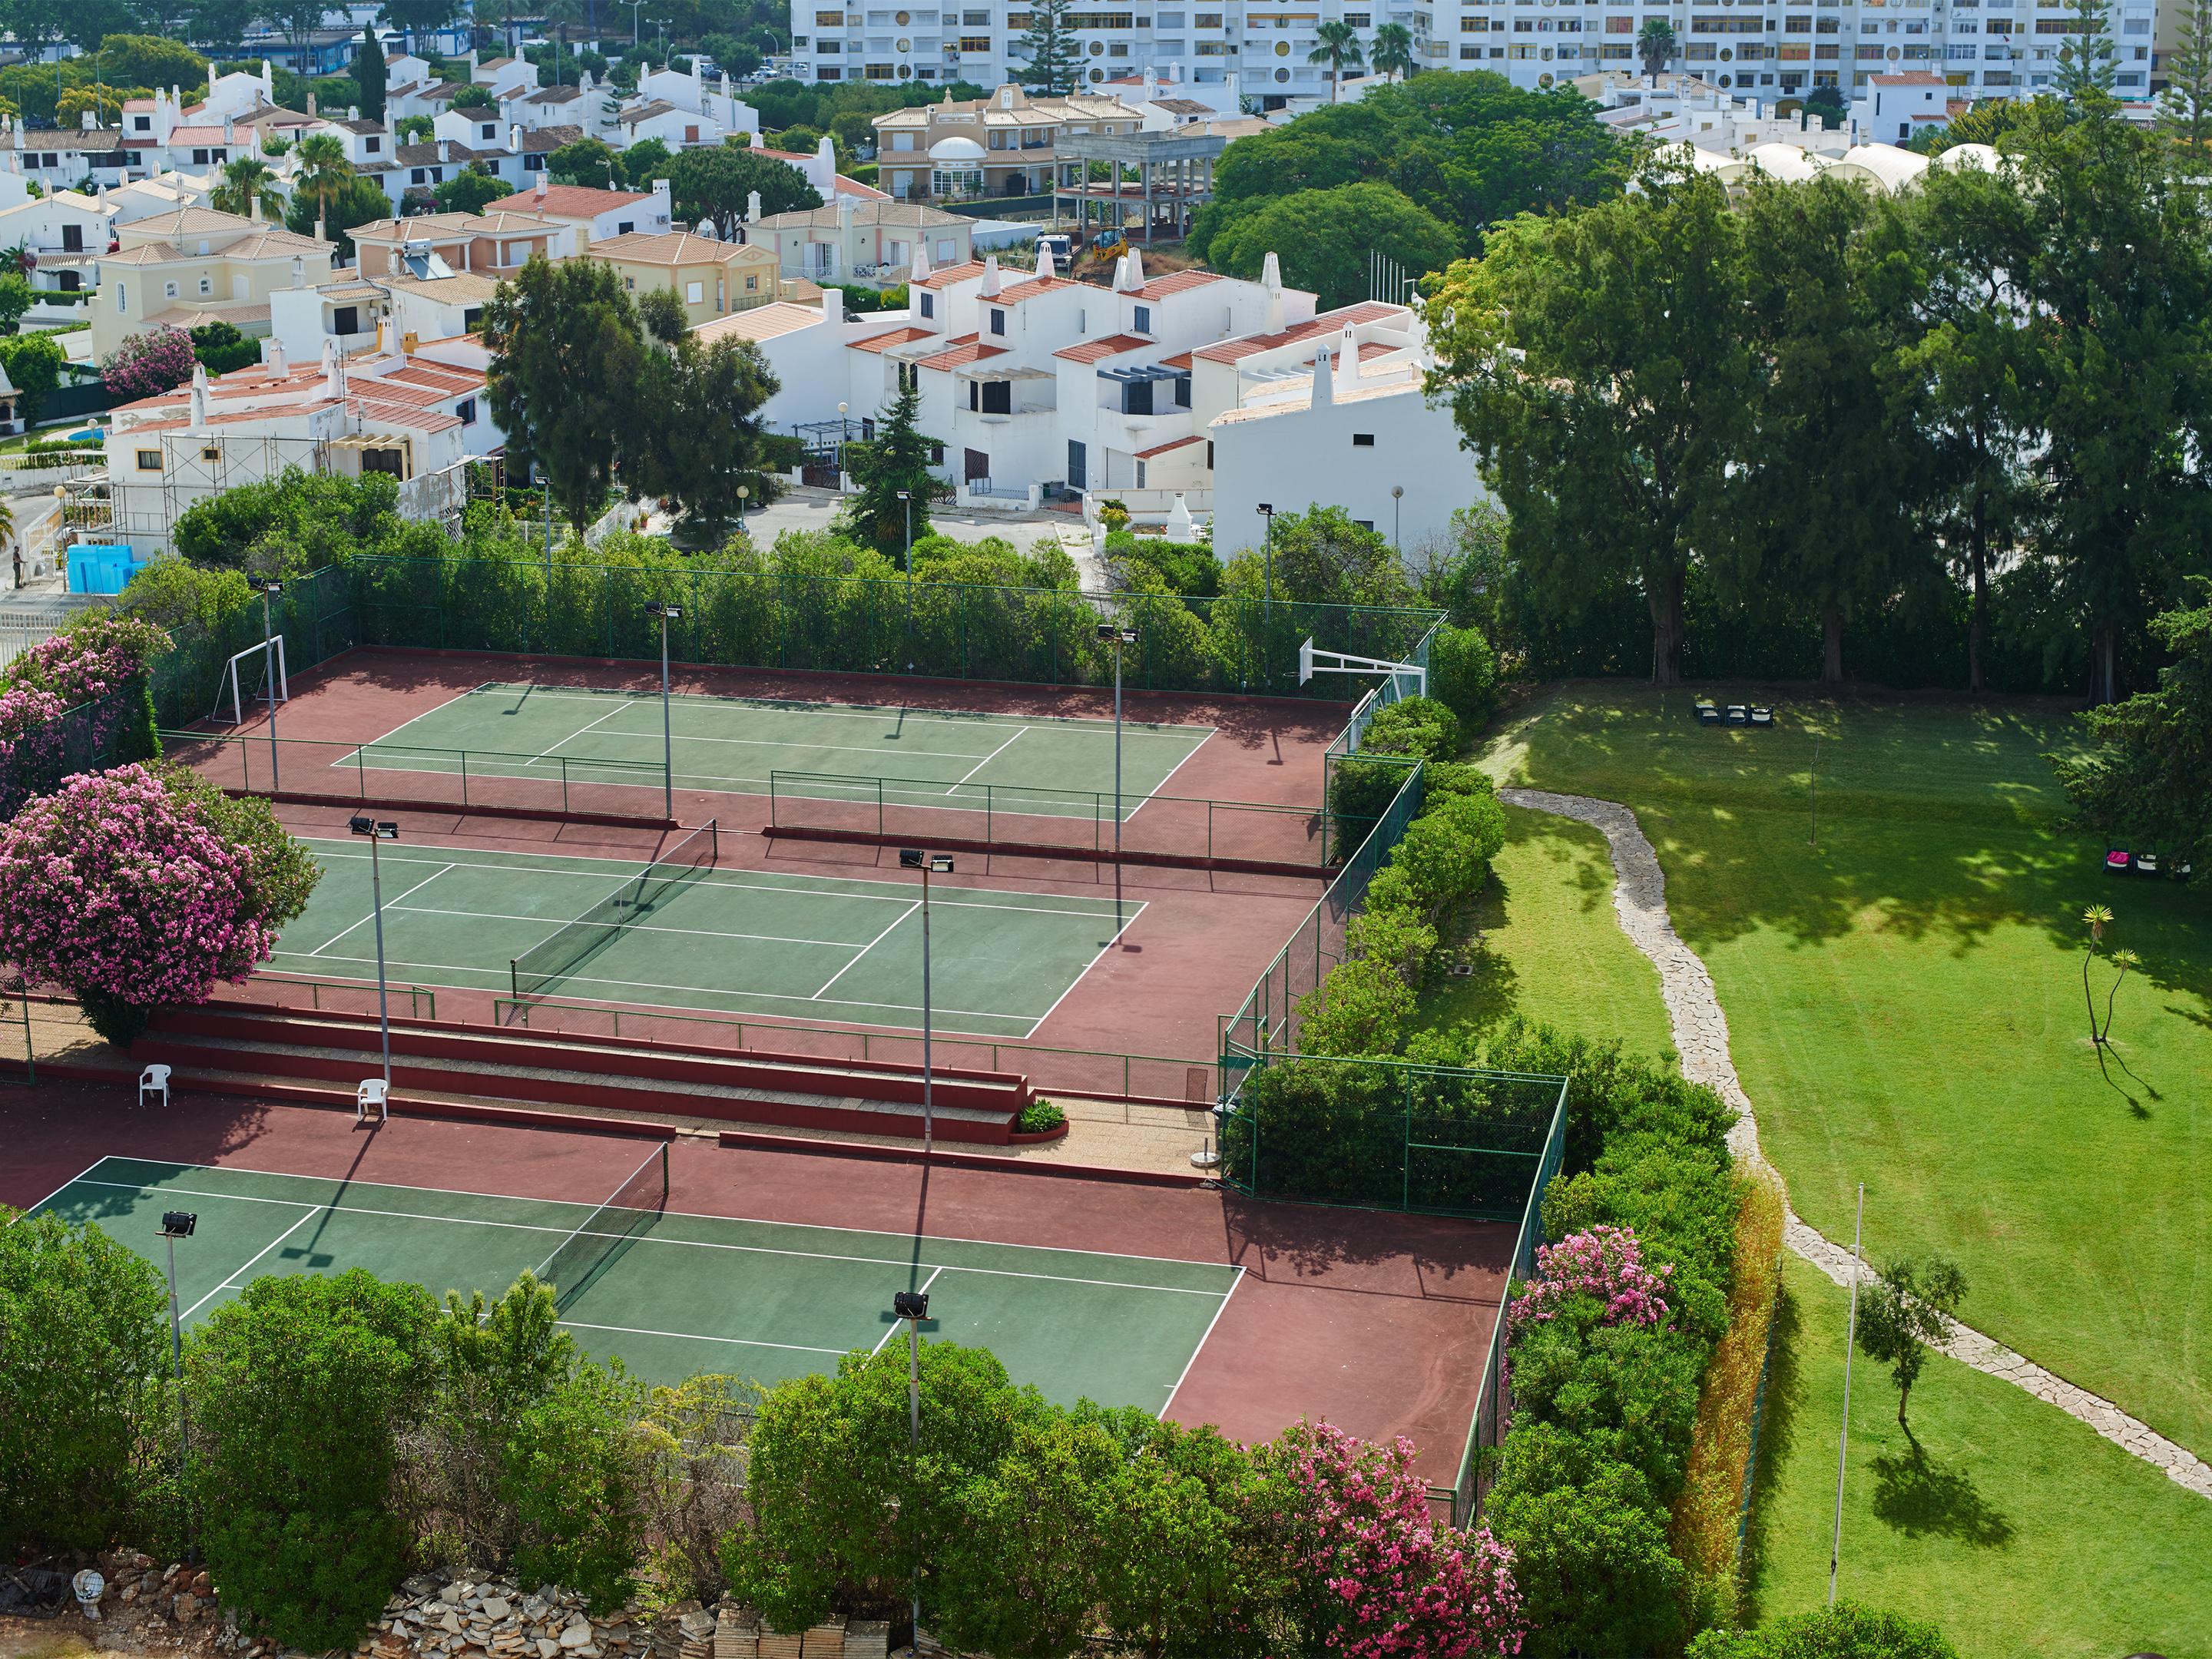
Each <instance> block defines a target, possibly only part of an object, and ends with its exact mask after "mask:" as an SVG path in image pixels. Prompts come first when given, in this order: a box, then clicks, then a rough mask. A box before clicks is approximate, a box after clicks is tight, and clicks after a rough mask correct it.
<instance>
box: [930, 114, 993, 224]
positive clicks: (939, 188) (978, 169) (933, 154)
mask: <svg viewBox="0 0 2212 1659" xmlns="http://www.w3.org/2000/svg"><path fill="white" fill-rule="evenodd" d="M945 95H946V96H947V97H950V96H951V94H950V93H948V94H945ZM929 189H930V194H932V195H933V196H934V197H937V199H938V200H939V201H940V202H941V201H947V200H954V199H957V198H958V197H963V196H981V194H982V193H983V147H982V145H981V144H979V143H976V142H975V140H974V139H973V138H961V137H951V138H940V139H939V140H938V141H937V142H936V143H933V144H932V145H931V146H930V147H929Z"/></svg>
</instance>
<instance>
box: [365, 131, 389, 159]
mask: <svg viewBox="0 0 2212 1659" xmlns="http://www.w3.org/2000/svg"><path fill="white" fill-rule="evenodd" d="M383 148H384V140H383V139H381V138H380V137H377V136H376V135H375V134H374V133H371V134H370V135H369V137H368V140H367V142H365V143H363V144H362V149H363V150H365V151H367V152H368V154H369V155H375V154H376V153H377V152H378V151H379V150H380V149H383Z"/></svg>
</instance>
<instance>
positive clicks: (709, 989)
mask: <svg viewBox="0 0 2212 1659" xmlns="http://www.w3.org/2000/svg"><path fill="white" fill-rule="evenodd" d="M548 937H550V935H549V936H548ZM276 955H278V956H280V957H284V956H301V952H299V951H285V950H279V951H276ZM306 959H307V958H306V957H301V960H303V961H304V960H306ZM322 960H323V961H325V962H358V963H371V962H374V961H375V960H376V958H375V957H323V958H322ZM386 967H387V968H392V969H417V970H420V971H423V972H437V973H446V974H482V975H485V976H486V977H487V978H488V979H489V980H491V981H493V982H492V983H490V984H487V985H467V984H464V985H456V986H453V987H450V988H451V989H453V990H457V991H496V990H498V988H499V985H498V977H499V969H496V968H483V967H478V966H476V965H473V964H471V965H467V966H464V965H462V964H461V963H452V962H393V961H390V960H389V959H387V960H386ZM327 977H328V978H330V979H335V980H349V981H351V982H353V983H355V984H357V985H374V983H375V982H376V981H374V980H373V979H371V978H369V977H368V975H364V974H351V975H349V974H331V975H327ZM562 984H564V985H618V986H620V987H623V989H624V990H630V991H682V992H688V993H690V994H691V995H693V996H698V995H702V994H704V995H708V996H720V997H730V998H732V999H743V998H746V997H757V998H759V999H761V1000H764V1001H769V1002H813V1001H815V1000H817V997H803V996H799V995H797V994H793V993H788V992H782V991H737V990H728V991H725V990H717V989H715V988H714V987H713V986H711V985H663V984H660V983H659V982H658V981H653V980H649V979H604V978H600V977H599V976H597V975H592V974H570V975H566V976H565V977H564V978H563V979H562ZM1062 994H1063V995H1065V994H1066V993H1064V992H1063V993H1062ZM633 1006H635V1007H636V1008H637V1009H639V1010H641V1011H642V1012H646V1013H648V1014H649V1013H651V1012H653V1009H654V1008H656V1007H660V1006H663V1005H660V1004H657V1003H639V1004H635V1005H633ZM829 1006H831V1007H833V1008H876V1009H882V1010H887V1011H889V1012H894V1013H902V1014H918V1013H920V1012H921V1004H920V1003H909V1002H861V1001H856V1000H854V999H852V998H850V997H831V998H830V999H829ZM665 1009H666V1012H670V1013H684V1012H693V1013H703V1014H726V1013H728V1012H730V1011H729V1010H728V1009H726V1008H711V1007H703V1006H701V1005H699V1004H697V1003H676V1002H672V1003H669V1004H666V1005H665ZM933 1012H936V1013H939V1014H945V1015H951V1016H953V1017H956V1018H961V1019H995V1020H1002V1021H1004V1022H1006V1024H1010V1025H1012V1024H1018V1023H1019V1022H1021V1021H1022V1020H1024V1019H1027V1018H1029V1016H1028V1015H1026V1014H1007V1013H987V1012H984V1011H982V1010H981V1009H980V1008H946V1007H943V1006H934V1008H933ZM884 1029H886V1030H899V1031H908V1030H920V1029H921V1028H920V1027H919V1026H911V1025H896V1026H889V1027H886V1028H884ZM1030 1030H1032V1031H1034V1030H1036V1024H1035V1023H1032V1024H1030ZM961 1035H963V1036H971V1037H987V1036H992V1035H994V1034H993V1033H992V1032H990V1031H987V1030H986V1031H964V1032H963V1033H962V1034H961ZM1024 1040H1025V1039H1024V1038H1022V1037H1006V1038H1004V1039H1002V1041H1005V1042H1023V1041H1024Z"/></svg>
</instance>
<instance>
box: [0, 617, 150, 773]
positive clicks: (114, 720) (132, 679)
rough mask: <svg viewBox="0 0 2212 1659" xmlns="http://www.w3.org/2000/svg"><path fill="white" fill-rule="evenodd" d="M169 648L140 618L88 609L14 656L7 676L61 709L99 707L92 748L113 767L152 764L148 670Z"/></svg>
mask: <svg viewBox="0 0 2212 1659" xmlns="http://www.w3.org/2000/svg"><path fill="white" fill-rule="evenodd" d="M170 644H171V641H170V637H169V635H168V632H167V629H162V628H161V627H158V626H156V625H155V623H151V622H149V621H146V620H145V619H143V618H142V617H128V616H118V614H116V613H115V612H113V611H106V610H96V611H85V612H83V613H82V614H81V615H80V616H79V617H77V619H76V620H75V621H74V622H72V623H70V625H69V626H68V627H67V628H65V629H64V630H63V631H62V632H60V633H58V634H56V635H53V636H52V638H50V639H46V640H44V641H40V643H39V644H37V645H35V646H33V647H31V649H29V650H28V651H26V652H24V653H22V655H21V656H19V657H17V658H16V659H15V661H14V662H12V663H10V664H9V665H8V668H7V671H6V673H5V676H4V678H7V679H9V680H12V681H14V682H15V684H19V685H28V686H35V687H37V688H38V689H39V690H42V691H48V692H51V693H52V694H53V695H54V696H57V697H58V698H60V699H61V701H62V702H63V704H64V706H65V707H71V708H73V707H75V706H76V704H79V703H93V704H96V705H100V706H99V707H98V708H96V709H95V711H94V726H93V733H92V742H93V747H94V750H98V751H100V752H101V753H104V754H106V756H107V757H109V758H110V759H112V760H116V761H135V760H151V759H153V758H154V757H155V756H157V755H159V754H160V753H161V741H160V739H159V738H157V737H156V736H155V718H154V694H153V688H152V682H151V679H150V675H149V671H150V669H151V666H152V664H153V662H154V659H155V658H157V657H160V656H161V655H163V654H164V653H167V651H168V650H169V648H170ZM118 694H120V695H119V696H118ZM110 699H115V701H113V702H110Z"/></svg>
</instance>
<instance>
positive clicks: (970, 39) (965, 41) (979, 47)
mask: <svg viewBox="0 0 2212 1659" xmlns="http://www.w3.org/2000/svg"><path fill="white" fill-rule="evenodd" d="M960 50H961V51H963V52H988V51H990V50H991V37H990V36H989V35H987V34H963V35H962V36H961V37H960Z"/></svg>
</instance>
